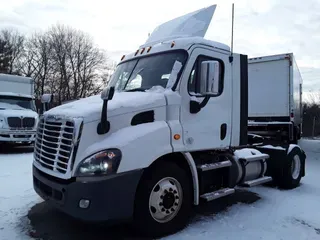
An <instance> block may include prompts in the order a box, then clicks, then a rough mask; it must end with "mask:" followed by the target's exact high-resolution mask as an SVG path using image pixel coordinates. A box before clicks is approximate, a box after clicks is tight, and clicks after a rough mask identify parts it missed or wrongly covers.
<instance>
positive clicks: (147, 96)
mask: <svg viewBox="0 0 320 240" xmlns="http://www.w3.org/2000/svg"><path fill="white" fill-rule="evenodd" d="M102 105H103V100H102V99H101V98H100V95H95V96H91V97H88V98H84V99H80V100H78V101H75V102H71V103H67V104H64V105H60V106H58V107H55V108H53V109H50V110H49V111H47V112H45V113H44V115H59V116H63V117H82V118H84V121H85V122H91V121H96V120H99V119H100V118H101V111H102ZM165 105H166V98H165V94H164V92H115V94H114V96H113V99H112V100H110V101H108V117H112V116H116V115H120V114H124V113H128V112H135V111H139V110H143V109H150V108H156V107H161V106H165Z"/></svg>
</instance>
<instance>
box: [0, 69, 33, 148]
mask: <svg viewBox="0 0 320 240" xmlns="http://www.w3.org/2000/svg"><path fill="white" fill-rule="evenodd" d="M37 122H38V113H37V111H36V106H35V102H34V80H33V79H32V78H29V77H21V76H16V75H10V74H0V145H2V144H12V145H16V144H31V143H33V142H34V140H35V135H36V126H37Z"/></svg>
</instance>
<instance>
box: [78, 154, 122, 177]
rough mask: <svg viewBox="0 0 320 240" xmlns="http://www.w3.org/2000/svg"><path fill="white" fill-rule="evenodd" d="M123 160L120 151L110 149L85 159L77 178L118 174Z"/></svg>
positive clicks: (79, 167) (80, 165) (79, 168)
mask: <svg viewBox="0 0 320 240" xmlns="http://www.w3.org/2000/svg"><path fill="white" fill-rule="evenodd" d="M120 160H121V151H120V150H119V149H108V150H104V151H101V152H98V153H95V154H93V155H92V156H90V157H88V158H86V159H84V160H83V161H82V162H81V163H80V164H79V166H78V168H77V171H76V176H77V177H81V176H96V175H100V176H101V175H109V174H113V173H116V172H117V170H118V167H119V164H120Z"/></svg>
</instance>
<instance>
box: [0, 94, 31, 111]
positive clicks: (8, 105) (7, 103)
mask: <svg viewBox="0 0 320 240" xmlns="http://www.w3.org/2000/svg"><path fill="white" fill-rule="evenodd" d="M5 109H13V110H27V109H30V110H33V111H36V107H35V104H34V101H33V100H32V99H31V98H24V97H12V96H0V110H5Z"/></svg>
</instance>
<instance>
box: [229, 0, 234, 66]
mask: <svg viewBox="0 0 320 240" xmlns="http://www.w3.org/2000/svg"><path fill="white" fill-rule="evenodd" d="M233 26H234V3H232V27H231V55H230V57H229V61H230V63H231V62H233Z"/></svg>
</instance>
